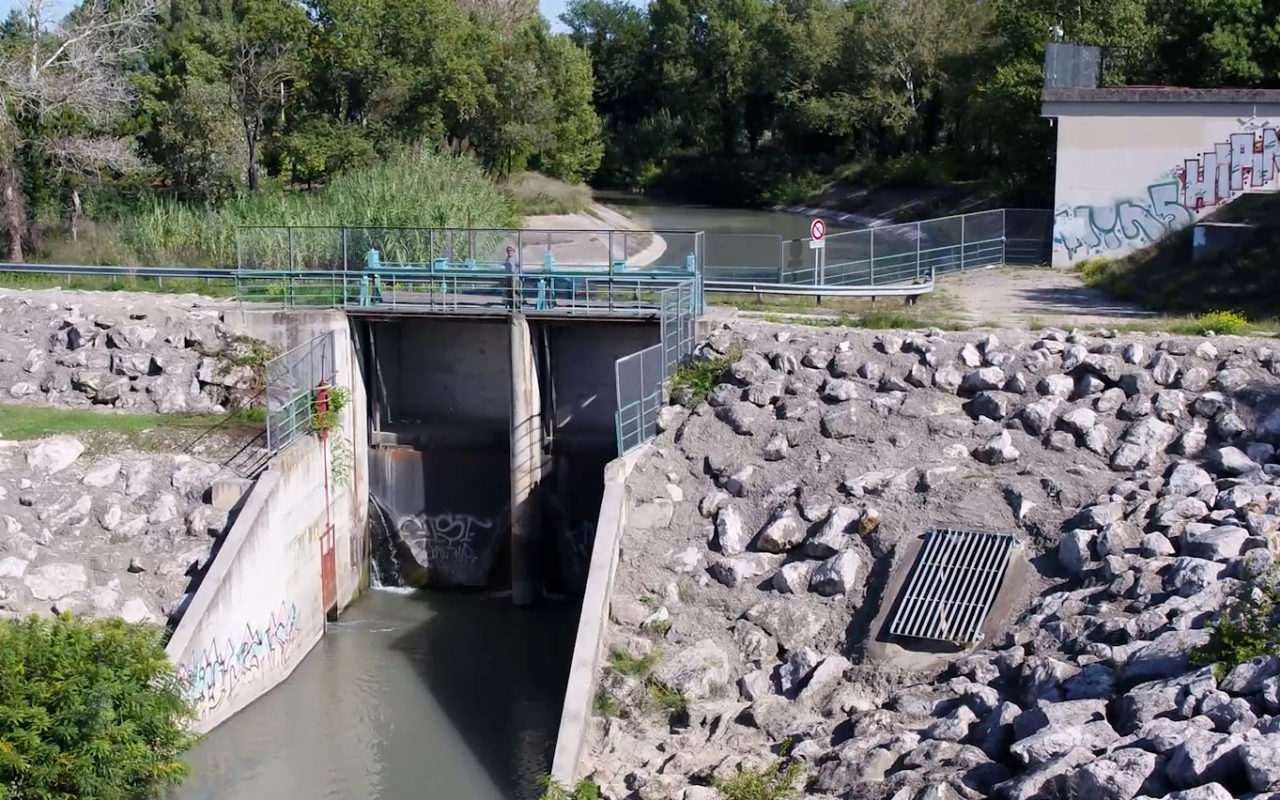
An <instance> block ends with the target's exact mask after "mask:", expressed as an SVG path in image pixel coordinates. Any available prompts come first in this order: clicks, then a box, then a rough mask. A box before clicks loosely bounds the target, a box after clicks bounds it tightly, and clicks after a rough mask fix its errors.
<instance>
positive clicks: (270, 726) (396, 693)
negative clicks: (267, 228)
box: [174, 195, 837, 800]
mask: <svg viewBox="0 0 1280 800" xmlns="http://www.w3.org/2000/svg"><path fill="white" fill-rule="evenodd" d="M600 199H601V200H603V201H605V202H607V203H609V204H611V205H614V206H615V207H617V208H619V209H620V210H623V211H625V212H626V213H628V214H631V215H633V216H636V217H638V218H640V219H642V220H644V223H645V224H646V225H647V226H650V227H653V228H656V229H682V230H704V231H706V232H707V233H708V234H714V233H754V234H761V233H763V234H774V235H779V236H782V237H784V238H795V237H802V236H806V235H807V231H808V226H809V221H808V219H806V218H804V217H799V216H795V215H792V214H786V213H782V212H774V211H751V210H740V209H719V208H708V207H702V206H678V205H662V204H657V203H654V202H652V201H648V200H645V201H640V200H637V199H635V198H632V197H629V196H625V195H623V196H606V197H602V198H600ZM830 230H831V231H832V232H835V231H836V230H837V228H835V227H832V228H831V229H830ZM577 622H578V608H577V603H576V601H573V600H548V601H545V602H543V603H542V604H540V605H538V606H537V607H535V608H516V607H515V606H513V605H512V603H511V600H510V597H509V596H508V595H506V594H504V593H474V592H458V593H447V592H413V591H406V590H402V589H394V588H392V589H375V590H373V591H370V592H369V593H368V595H367V596H365V597H363V598H361V599H360V600H358V601H357V602H356V603H354V604H353V605H352V606H351V607H350V608H349V609H347V610H346V611H345V612H344V613H343V615H342V618H341V620H340V621H339V622H337V623H332V624H330V625H329V628H328V632H327V635H326V636H325V637H324V638H323V639H322V640H321V642H320V643H319V644H318V645H317V646H316V648H315V650H313V651H312V652H311V654H310V655H309V656H307V658H306V660H304V661H303V662H302V664H301V665H299V666H298V668H297V669H296V670H295V671H294V673H293V674H292V675H291V676H290V677H289V678H288V680H286V681H285V682H284V683H283V684H281V685H280V686H278V687H276V688H275V689H273V690H272V691H270V692H268V693H267V694H266V695H264V696H263V697H262V698H261V699H259V700H258V701H256V702H254V703H253V704H251V705H250V706H249V707H248V708H246V709H245V710H244V711H241V712H240V713H239V714H237V715H235V716H234V717H232V718H231V719H230V720H228V721H227V722H226V723H224V724H223V725H221V726H219V727H218V728H216V729H214V731H213V732H212V733H210V734H209V736H208V737H207V738H205V739H204V740H203V741H201V742H200V743H199V744H198V745H197V746H196V747H195V748H194V749H193V750H192V751H191V753H190V754H189V756H188V758H189V761H190V762H191V765H192V777H191V779H190V780H189V781H188V782H187V783H186V784H184V785H183V786H182V788H181V789H179V790H178V791H176V792H175V793H174V798H175V800H533V799H534V798H536V797H537V796H538V788H537V779H538V777H539V776H541V775H544V774H546V773H547V772H549V771H550V765H551V756H552V752H553V750H554V746H555V738H556V732H557V726H558V724H559V721H560V707H561V702H562V701H563V698H564V689H565V684H566V682H567V679H568V671H569V662H570V660H571V658H572V655H573V641H574V636H575V634H576V631H577Z"/></svg>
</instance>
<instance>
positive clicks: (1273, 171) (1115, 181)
mask: <svg viewBox="0 0 1280 800" xmlns="http://www.w3.org/2000/svg"><path fill="white" fill-rule="evenodd" d="M1042 99H1043V110H1042V113H1043V115H1044V116H1046V117H1049V118H1050V120H1051V124H1052V125H1053V126H1054V127H1055V128H1056V130H1057V136H1058V148H1057V174H1056V177H1055V182H1054V230H1053V265H1054V266H1055V267H1065V266H1071V265H1073V264H1078V263H1080V262H1082V261H1086V260H1088V259H1094V258H1105V259H1113V258H1119V257H1121V256H1124V255H1126V254H1128V253H1130V252H1132V251H1134V250H1137V249H1140V248H1142V247H1146V246H1147V245H1149V244H1152V243H1154V242H1156V241H1159V240H1160V239H1161V238H1163V237H1164V236H1166V235H1168V234H1169V233H1171V232H1173V231H1176V230H1178V229H1180V228H1182V227H1185V226H1187V225H1191V224H1192V223H1194V222H1196V221H1198V220H1200V219H1202V218H1203V217H1205V216H1206V215H1208V214H1210V213H1212V212H1213V211H1214V210H1215V209H1218V208H1220V207H1222V206H1223V205H1224V204H1226V203H1229V202H1231V201H1232V200H1235V199H1236V198H1238V197H1240V196H1241V195H1243V194H1246V193H1249V192H1274V191H1276V190H1277V189H1278V188H1280V137H1278V135H1277V131H1278V130H1280V90H1258V89H1180V88H1168V87H1164V88H1147V87H1114V88H1112V87H1096V86H1095V87H1062V86H1054V85H1053V82H1051V81H1049V80H1046V88H1045V89H1044V93H1043V96H1042ZM1187 257H1188V258H1190V257H1191V253H1190V252H1188V253H1187Z"/></svg>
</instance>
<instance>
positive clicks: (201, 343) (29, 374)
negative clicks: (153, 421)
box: [0, 290, 270, 414]
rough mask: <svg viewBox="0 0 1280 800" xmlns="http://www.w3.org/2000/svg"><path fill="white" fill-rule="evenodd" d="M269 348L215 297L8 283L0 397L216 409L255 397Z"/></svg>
mask: <svg viewBox="0 0 1280 800" xmlns="http://www.w3.org/2000/svg"><path fill="white" fill-rule="evenodd" d="M269 355H270V353H269V352H268V351H267V350H266V349H265V348H263V347H262V346H261V345H260V344H258V343H255V342H253V341H250V340H246V339H243V338H241V337H237V336H234V335H232V333H231V332H230V331H229V330H228V329H227V328H226V326H225V325H224V324H223V322H222V312H221V311H220V310H219V309H218V308H217V307H216V306H213V305H211V301H208V300H200V299H195V298H191V297H185V298H177V297H175V298H165V297H163V296H152V297H145V296H138V295H130V294H126V293H123V292H121V293H92V294H74V295H60V294H59V293H56V292H51V291H42V292H10V293H6V292H5V291H4V290H0V402H21V403H38V404H41V405H57V406H88V405H100V406H110V407H114V408H119V409H125V410H130V411H154V412H160V413H162V414H170V413H175V412H196V413H217V412H220V411H223V410H226V409H232V408H240V407H243V406H247V405H251V404H252V403H251V401H252V400H253V398H254V396H255V395H256V394H257V392H258V391H260V389H261V386H260V384H261V375H260V372H261V368H262V362H263V361H264V359H265V358H266V357H268V356H269Z"/></svg>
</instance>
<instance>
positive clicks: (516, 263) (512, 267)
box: [502, 245, 521, 308]
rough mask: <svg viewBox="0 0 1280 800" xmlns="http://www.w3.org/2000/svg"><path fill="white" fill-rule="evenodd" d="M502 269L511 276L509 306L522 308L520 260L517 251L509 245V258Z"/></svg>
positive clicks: (503, 263)
mask: <svg viewBox="0 0 1280 800" xmlns="http://www.w3.org/2000/svg"><path fill="white" fill-rule="evenodd" d="M502 268H503V269H504V270H506V273H507V274H508V275H510V276H511V281H510V284H511V296H510V297H509V298H508V304H509V305H510V307H511V308H519V306H520V294H521V292H520V277H519V275H520V259H519V258H518V257H517V256H516V249H515V248H514V247H512V246H511V245H507V258H506V260H505V261H503V262H502Z"/></svg>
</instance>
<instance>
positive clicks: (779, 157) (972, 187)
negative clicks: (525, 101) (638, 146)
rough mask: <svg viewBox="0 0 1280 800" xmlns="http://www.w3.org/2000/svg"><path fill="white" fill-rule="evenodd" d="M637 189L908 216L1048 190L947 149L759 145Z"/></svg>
mask: <svg viewBox="0 0 1280 800" xmlns="http://www.w3.org/2000/svg"><path fill="white" fill-rule="evenodd" d="M640 188H643V189H645V190H646V191H649V192H651V193H653V194H654V195H656V196H661V197H664V198H667V199H671V200H677V201H682V202H693V203H705V204H709V205H719V206H727V207H731V208H733V207H748V208H759V207H771V206H776V205H784V206H786V205H804V206H810V207H816V208H830V209H834V210H837V211H845V212H849V213H856V214H865V215H868V216H874V217H881V218H884V219H892V220H897V221H900V222H907V221H912V220H917V219H928V218H930V217H939V216H946V215H949V214H958V213H965V212H970V211H982V210H985V209H989V208H1000V207H1004V206H1011V207H1026V208H1042V207H1048V205H1050V204H1051V203H1052V200H1053V198H1052V196H1051V195H1045V194H1043V193H1042V191H1041V190H1040V189H1038V188H1037V187H1025V186H1020V185H1014V184H1011V183H1007V182H1002V181H1001V180H1000V179H999V177H998V175H997V174H996V172H995V171H994V170H992V169H990V168H988V167H986V166H984V165H982V164H978V163H976V162H974V161H973V160H972V159H966V158H963V157H961V156H960V155H958V154H957V153H956V152H955V151H953V150H951V149H949V148H939V149H937V150H935V151H933V152H929V153H919V154H911V155H904V156H899V157H897V158H890V159H878V158H865V157H864V158H860V159H857V160H847V159H842V158H840V157H839V156H836V155H826V154H823V155H805V154H797V153H789V152H784V151H780V150H776V149H771V148H765V147H762V148H760V149H759V150H757V151H756V152H754V153H739V154H736V155H733V156H696V157H694V156H688V157H685V156H677V157H674V158H671V159H669V160H668V161H667V162H666V163H665V164H663V165H662V166H661V168H660V169H658V168H656V167H655V171H654V174H653V177H652V178H651V179H649V180H648V181H647V182H645V183H644V184H643V185H642V186H641V187H640Z"/></svg>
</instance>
